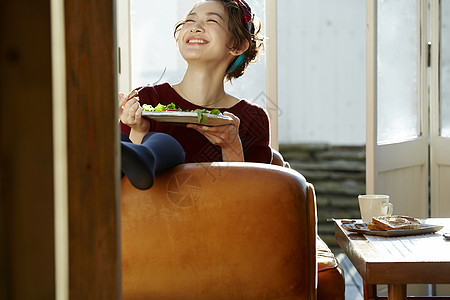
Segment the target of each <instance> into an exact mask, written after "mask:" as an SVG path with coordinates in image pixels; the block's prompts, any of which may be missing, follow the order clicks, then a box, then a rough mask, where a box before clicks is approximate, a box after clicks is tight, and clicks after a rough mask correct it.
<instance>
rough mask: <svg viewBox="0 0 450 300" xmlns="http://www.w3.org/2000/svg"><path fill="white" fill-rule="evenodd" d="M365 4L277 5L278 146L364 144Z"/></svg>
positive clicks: (283, 1) (322, 0) (323, 0)
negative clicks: (288, 144)
mask: <svg viewBox="0 0 450 300" xmlns="http://www.w3.org/2000/svg"><path fill="white" fill-rule="evenodd" d="M365 2H366V1H363V0H339V1H336V0H316V1H312V0H279V1H278V55H279V58H278V59H279V60H278V68H279V70H278V72H279V80H278V83H279V89H278V95H279V98H278V105H279V119H278V122H279V142H280V144H285V143H308V142H313V143H322V142H324V143H330V144H336V145H364V144H365V107H366V106H365V101H366V100H365V99H366V95H365V28H366V11H365V9H366V6H365Z"/></svg>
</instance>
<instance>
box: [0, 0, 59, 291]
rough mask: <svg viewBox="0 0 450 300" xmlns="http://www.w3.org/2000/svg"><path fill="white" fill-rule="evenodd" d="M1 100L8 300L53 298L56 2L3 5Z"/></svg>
mask: <svg viewBox="0 0 450 300" xmlns="http://www.w3.org/2000/svg"><path fill="white" fill-rule="evenodd" d="M0 100H1V102H0V299H5V300H6V299H8V300H9V299H53V298H54V295H55V272H54V268H55V263H54V261H55V260H54V257H55V254H54V253H55V252H54V225H53V222H54V218H53V206H54V205H53V202H54V198H53V139H52V78H51V35H50V0H37V1H25V0H15V1H0Z"/></svg>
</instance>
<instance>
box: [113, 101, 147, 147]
mask: <svg viewBox="0 0 450 300" xmlns="http://www.w3.org/2000/svg"><path fill="white" fill-rule="evenodd" d="M119 116H120V120H121V121H122V123H123V124H125V125H128V126H130V128H131V133H130V139H131V141H133V142H134V143H137V144H139V143H140V142H141V140H142V138H143V137H144V135H145V134H147V132H149V130H150V121H149V120H148V119H146V118H143V117H142V107H141V106H140V105H139V102H138V101H137V99H136V98H131V99H128V96H127V95H125V94H124V93H119Z"/></svg>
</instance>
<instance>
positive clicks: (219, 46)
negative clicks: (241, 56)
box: [177, 1, 233, 66]
mask: <svg viewBox="0 0 450 300" xmlns="http://www.w3.org/2000/svg"><path fill="white" fill-rule="evenodd" d="M230 40H231V34H230V33H229V31H228V16H227V14H226V12H225V9H224V7H223V5H222V4H221V3H219V2H217V1H205V2H202V3H201V4H199V5H197V6H196V7H195V8H194V9H193V10H192V11H191V12H190V14H189V15H188V16H187V17H186V21H185V24H184V25H183V26H182V28H181V29H180V32H179V34H178V38H177V43H178V47H179V49H180V53H181V55H182V56H183V58H184V59H185V60H186V61H187V62H188V63H195V62H203V63H207V64H212V65H214V64H219V63H223V64H225V65H226V66H228V64H229V62H230V61H231V60H232V58H233V56H232V55H231V54H232V51H231V50H230V46H229V45H230Z"/></svg>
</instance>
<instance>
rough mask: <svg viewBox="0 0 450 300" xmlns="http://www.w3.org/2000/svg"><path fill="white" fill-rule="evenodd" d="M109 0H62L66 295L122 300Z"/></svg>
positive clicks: (112, 54)
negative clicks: (63, 18)
mask: <svg viewBox="0 0 450 300" xmlns="http://www.w3.org/2000/svg"><path fill="white" fill-rule="evenodd" d="M114 2H115V1H113V0H96V1H90V0H65V21H66V31H65V32H66V61H67V116H68V124H67V125H68V136H67V137H68V163H69V164H68V169H69V170H68V179H69V287H70V291H69V293H70V299H118V298H120V252H119V249H120V242H119V232H120V229H119V217H120V211H119V206H118V204H119V203H118V199H119V193H118V186H117V185H116V183H117V182H118V170H117V164H116V158H117V150H116V149H118V147H117V145H118V134H117V132H118V131H117V127H118V119H117V115H116V110H117V91H116V90H117V88H116V85H117V84H116V68H115V62H116V55H115V51H116V46H115V40H116V39H115V30H114V25H115V18H114Z"/></svg>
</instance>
